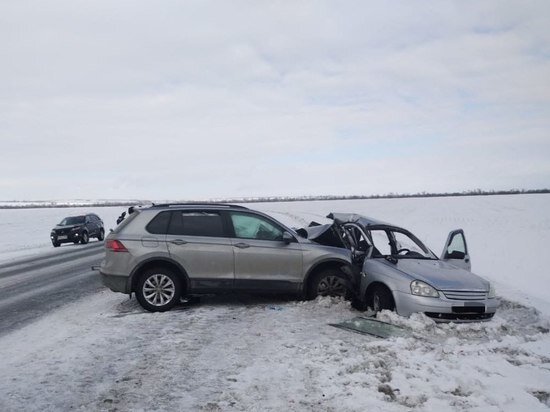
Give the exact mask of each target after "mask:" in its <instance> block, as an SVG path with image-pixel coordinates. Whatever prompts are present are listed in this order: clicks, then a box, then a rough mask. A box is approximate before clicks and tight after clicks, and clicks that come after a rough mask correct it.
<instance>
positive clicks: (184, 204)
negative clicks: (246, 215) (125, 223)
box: [151, 202, 248, 209]
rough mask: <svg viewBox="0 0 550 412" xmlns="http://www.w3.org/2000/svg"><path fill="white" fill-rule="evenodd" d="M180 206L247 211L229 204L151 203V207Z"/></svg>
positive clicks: (242, 207) (243, 207)
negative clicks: (231, 208)
mask: <svg viewBox="0 0 550 412" xmlns="http://www.w3.org/2000/svg"><path fill="white" fill-rule="evenodd" d="M180 206H200V207H227V208H230V207H233V208H235V209H248V208H247V207H245V206H240V205H232V204H229V203H215V202H211V203H208V202H184V203H153V205H152V206H151V207H180Z"/></svg>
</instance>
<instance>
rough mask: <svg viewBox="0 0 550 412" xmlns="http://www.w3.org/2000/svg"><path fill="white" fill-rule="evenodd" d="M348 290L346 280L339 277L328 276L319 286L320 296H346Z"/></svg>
mask: <svg viewBox="0 0 550 412" xmlns="http://www.w3.org/2000/svg"><path fill="white" fill-rule="evenodd" d="M346 292H347V288H346V284H345V283H344V280H343V279H342V278H340V277H338V276H326V277H324V278H323V279H321V281H320V282H319V285H318V286H317V294H318V295H320V296H342V297H344V296H346Z"/></svg>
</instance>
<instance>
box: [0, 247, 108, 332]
mask: <svg viewBox="0 0 550 412" xmlns="http://www.w3.org/2000/svg"><path fill="white" fill-rule="evenodd" d="M104 253H105V252H104V249H103V242H92V243H89V244H88V245H67V246H62V247H60V248H59V249H55V250H52V252H51V253H48V254H44V255H40V256H33V257H30V258H25V259H20V260H16V261H11V262H9V263H4V264H0V336H1V335H4V334H6V333H9V332H11V331H13V330H15V329H18V328H20V327H22V326H25V325H26V324H28V323H30V322H32V321H34V320H36V319H37V318H39V317H41V316H43V315H45V314H47V313H48V312H51V311H53V310H54V309H56V308H59V307H60V306H63V305H65V304H67V303H70V302H73V301H75V300H78V299H80V298H81V297H83V296H85V295H88V294H90V293H94V292H97V291H99V290H101V289H102V288H103V286H102V284H101V281H100V278H99V273H98V272H97V271H92V269H91V266H92V265H99V263H100V262H101V260H102V258H103V254H104Z"/></svg>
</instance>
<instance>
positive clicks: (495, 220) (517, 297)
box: [0, 195, 550, 411]
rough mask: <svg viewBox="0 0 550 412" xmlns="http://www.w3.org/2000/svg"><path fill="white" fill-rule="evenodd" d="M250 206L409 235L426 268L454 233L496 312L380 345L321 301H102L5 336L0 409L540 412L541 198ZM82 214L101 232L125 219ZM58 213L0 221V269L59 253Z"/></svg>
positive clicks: (549, 232) (544, 293)
mask: <svg viewBox="0 0 550 412" xmlns="http://www.w3.org/2000/svg"><path fill="white" fill-rule="evenodd" d="M248 206H249V207H251V208H256V209H260V210H263V211H266V212H268V213H270V214H271V215H273V216H274V217H276V218H278V219H280V220H282V221H284V222H285V223H287V224H290V225H292V226H300V225H303V224H307V223H309V221H310V220H317V221H319V222H322V221H324V220H323V216H325V215H326V214H327V213H329V212H331V211H339V212H356V213H361V214H365V215H368V216H371V217H375V218H378V219H381V220H385V221H388V222H392V223H395V224H398V225H402V226H404V227H406V228H408V229H410V230H411V231H413V233H415V234H417V236H418V237H419V238H421V239H422V240H423V241H424V242H426V243H427V244H428V245H429V246H430V247H431V248H432V249H433V250H434V252H436V254H439V253H440V251H441V249H442V247H443V243H444V241H445V239H446V236H447V233H448V232H449V231H450V230H452V229H456V228H463V229H464V230H465V232H466V237H467V241H468V245H469V248H470V254H471V257H472V264H473V270H474V272H476V273H478V274H480V275H482V276H484V277H486V278H488V279H490V280H491V281H493V282H495V283H496V285H497V294H498V295H499V297H500V298H501V301H502V304H501V308H500V309H499V311H498V312H497V315H496V316H495V318H494V319H493V320H492V321H490V322H487V323H476V324H461V325H456V324H435V323H433V321H432V320H430V319H429V318H426V317H424V316H422V315H415V316H413V317H411V318H410V319H404V318H400V317H399V316H397V315H395V314H393V313H382V314H380V315H379V318H382V319H384V320H387V321H389V322H392V323H395V324H398V325H401V326H404V327H406V328H409V329H410V330H411V336H410V337H407V338H393V339H388V340H381V339H375V338H369V337H365V336H363V335H359V334H354V333H350V332H346V331H342V330H339V329H336V328H333V327H331V326H328V323H332V322H339V321H342V320H345V319H349V318H351V317H353V316H355V315H357V314H358V313H357V312H356V311H355V310H353V309H352V308H350V306H349V304H348V303H347V302H342V301H339V300H333V299H329V298H325V299H318V300H316V301H313V302H299V301H293V300H286V299H275V298H269V297H250V296H225V297H208V298H203V299H202V301H201V302H200V303H197V304H191V305H182V306H180V307H177V308H176V309H175V310H172V311H170V312H168V313H157V314H150V313H146V312H144V311H143V310H142V309H141V308H140V307H139V305H138V304H137V303H136V301H135V299H132V300H129V299H128V298H127V297H125V296H124V295H120V294H114V293H111V292H109V291H104V292H101V293H98V294H96V295H92V296H91V297H89V298H87V299H84V300H82V301H79V302H76V303H73V304H70V305H67V306H65V307H64V308H62V309H61V310H58V311H57V312H54V313H52V314H50V315H47V316H45V317H43V318H42V319H40V320H39V321H37V322H35V323H34V324H31V325H29V326H26V327H24V328H22V329H20V330H18V331H16V332H14V333H11V334H8V335H5V336H3V337H2V338H0V370H1V371H2V373H1V374H0V410H1V411H12V410H41V411H42V410H51V411H57V410H69V409H76V410H94V411H95V410H106V411H126V410H132V411H134V410H144V411H145V410H147V411H149V410H206V411H225V410H230V411H232V410H255V411H264V410H274V411H279V410H291V411H302V410H305V411H365V410H375V411H407V410H411V409H413V410H427V411H429V410H433V411H440V410H453V411H454V410H456V411H462V410H478V411H519V410H521V411H536V410H548V408H549V407H550V333H549V330H550V321H549V320H550V310H549V308H550V294H549V290H550V280H549V279H550V271H549V270H548V267H547V264H546V259H545V257H546V251H547V246H548V245H549V244H550V195H518V196H487V197H458V198H429V199H377V200H355V201H315V202H291V203H266V204H249V205H248ZM86 211H92V212H95V213H98V214H99V215H100V216H101V217H102V218H103V219H104V220H105V221H106V227H107V228H109V227H110V225H109V223H110V222H114V220H115V219H116V216H118V214H119V213H120V211H121V208H113V209H112V210H111V208H98V209H93V208H90V209H86ZM16 212H17V213H21V214H17V213H16ZM83 212H84V210H82V211H76V210H75V213H83ZM69 214H71V213H70V212H69V210H68V209H57V210H56V209H53V210H51V209H44V210H21V211H11V210H0V227H1V228H2V230H4V231H6V228H8V232H7V233H8V234H11V235H12V237H11V240H10V238H9V236H6V235H5V236H3V238H2V240H1V241H2V242H3V243H2V244H1V250H3V251H4V252H2V255H1V256H0V260H2V259H11V258H13V256H15V255H17V254H20V253H41V252H43V251H48V252H49V253H55V252H52V250H53V248H52V247H51V245H50V243H49V239H48V234H49V230H50V229H51V227H52V226H53V224H54V223H55V222H56V221H58V220H60V219H61V218H62V217H64V216H65V215H69ZM40 226H42V227H43V228H45V233H43V232H44V231H42V232H40V233H39V232H38V229H39V227H40ZM111 226H112V225H111ZM23 233H26V234H27V235H29V236H28V237H27V236H24V235H22V234H23ZM31 235H33V236H31ZM38 236H43V237H44V239H45V240H42V238H40V240H35V237H36V239H38ZM66 247H71V246H66ZM60 249H62V248H60ZM22 250H25V252H21V251H22Z"/></svg>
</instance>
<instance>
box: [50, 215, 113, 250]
mask: <svg viewBox="0 0 550 412" xmlns="http://www.w3.org/2000/svg"><path fill="white" fill-rule="evenodd" d="M91 237H95V238H97V239H98V240H103V238H104V237H105V228H104V227H103V221H102V220H101V219H100V218H99V216H98V215H96V214H93V213H88V214H86V215H80V216H69V217H66V218H65V219H63V220H62V221H61V222H60V223H58V224H57V225H56V226H55V227H54V228H53V229H52V232H51V233H50V239H51V240H52V245H53V246H54V247H58V246H59V245H61V243H74V244H77V243H82V244H86V243H88V241H89V240H90V238H91Z"/></svg>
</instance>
